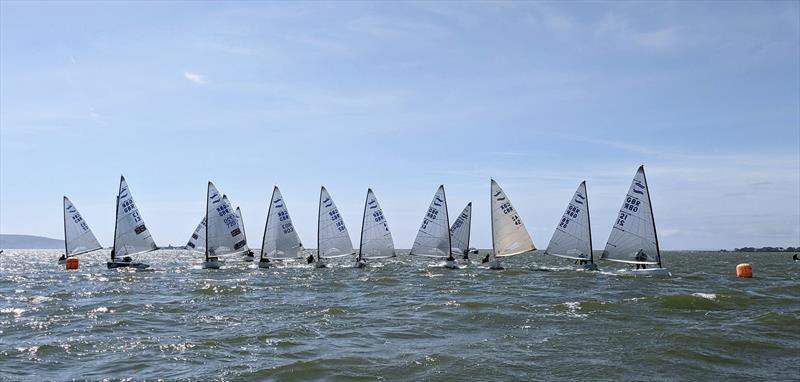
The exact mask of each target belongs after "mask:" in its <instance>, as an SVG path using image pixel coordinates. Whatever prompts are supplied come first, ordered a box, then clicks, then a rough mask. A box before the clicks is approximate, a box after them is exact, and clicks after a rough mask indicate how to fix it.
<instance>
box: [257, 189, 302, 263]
mask: <svg viewBox="0 0 800 382" xmlns="http://www.w3.org/2000/svg"><path fill="white" fill-rule="evenodd" d="M302 255H303V243H301V242H300V237H299V236H298V235H297V232H296V231H295V230H294V225H292V218H291V217H290V216H289V210H288V209H287V207H286V202H285V201H284V200H283V196H282V195H281V191H280V190H279V189H278V187H277V186H276V187H275V188H274V189H273V190H272V199H271V200H270V205H269V212H267V223H266V226H265V227H264V238H263V240H262V242H261V257H262V258H265V257H266V258H272V259H296V258H302V257H303V256H302Z"/></svg>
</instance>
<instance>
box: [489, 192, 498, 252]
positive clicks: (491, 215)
mask: <svg viewBox="0 0 800 382" xmlns="http://www.w3.org/2000/svg"><path fill="white" fill-rule="evenodd" d="M489 181H490V183H489V220H490V221H491V222H492V258H496V257H497V256H496V253H497V248H496V247H495V244H494V195H493V194H492V183H494V179H491V178H490V179H489Z"/></svg>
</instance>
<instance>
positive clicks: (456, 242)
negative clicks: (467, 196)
mask: <svg viewBox="0 0 800 382" xmlns="http://www.w3.org/2000/svg"><path fill="white" fill-rule="evenodd" d="M471 225H472V202H469V203H467V206H466V207H464V210H463V211H461V214H459V215H458V218H456V221H454V222H453V225H452V226H451V227H450V237H451V240H452V243H451V245H452V246H453V252H457V253H460V254H462V255H465V254H467V253H469V234H470V228H471Z"/></svg>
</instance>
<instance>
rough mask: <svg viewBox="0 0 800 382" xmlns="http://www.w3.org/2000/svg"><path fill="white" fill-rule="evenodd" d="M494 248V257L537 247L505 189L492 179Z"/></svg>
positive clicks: (514, 253) (511, 254)
mask: <svg viewBox="0 0 800 382" xmlns="http://www.w3.org/2000/svg"><path fill="white" fill-rule="evenodd" d="M490 197H491V199H492V200H491V203H492V247H493V248H494V256H498V257H503V256H513V255H517V254H520V253H523V252H528V251H533V250H535V249H536V246H534V245H533V240H532V239H531V236H530V235H529V234H528V230H527V229H525V224H523V223H522V219H520V217H519V215H518V214H517V210H515V209H514V206H512V205H511V201H510V200H509V199H508V197H507V196H506V193H505V192H503V189H502V188H500V186H499V185H498V184H497V182H495V181H494V179H492V186H491V195H490Z"/></svg>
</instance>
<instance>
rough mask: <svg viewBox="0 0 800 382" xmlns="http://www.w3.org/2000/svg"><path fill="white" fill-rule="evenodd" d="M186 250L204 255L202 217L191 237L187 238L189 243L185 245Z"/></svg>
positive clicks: (204, 229)
mask: <svg viewBox="0 0 800 382" xmlns="http://www.w3.org/2000/svg"><path fill="white" fill-rule="evenodd" d="M186 249H188V250H191V251H195V252H200V253H205V251H206V218H205V216H204V217H203V219H202V220H200V223H199V224H198V225H197V228H195V229H194V232H193V233H192V236H191V237H190V238H189V242H188V243H186Z"/></svg>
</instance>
